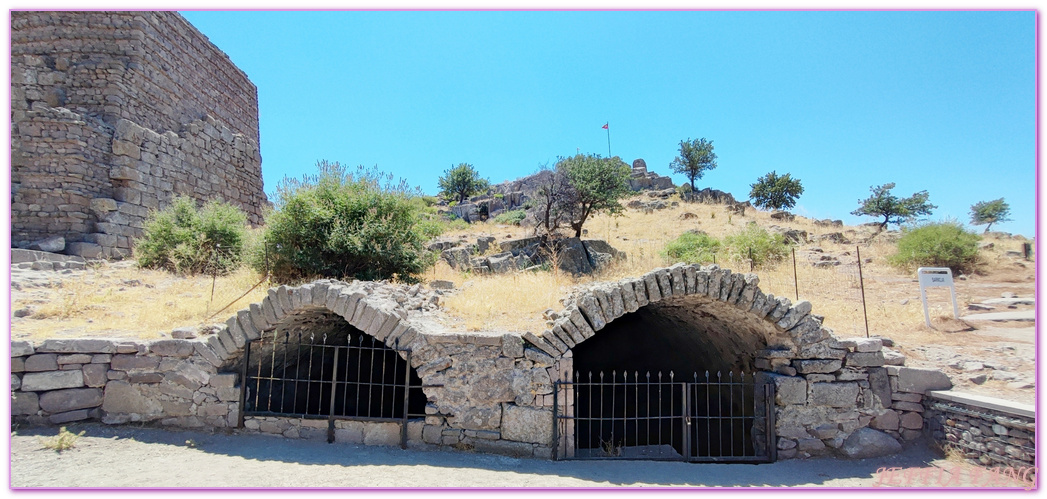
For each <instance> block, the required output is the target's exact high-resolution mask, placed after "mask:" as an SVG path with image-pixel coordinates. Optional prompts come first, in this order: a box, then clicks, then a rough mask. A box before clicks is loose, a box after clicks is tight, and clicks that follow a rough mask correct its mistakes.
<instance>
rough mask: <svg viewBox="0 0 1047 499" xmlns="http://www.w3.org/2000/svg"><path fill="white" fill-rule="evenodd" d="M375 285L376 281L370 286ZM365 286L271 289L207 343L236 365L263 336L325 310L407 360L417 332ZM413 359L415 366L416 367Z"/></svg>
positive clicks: (314, 284) (324, 283) (333, 284)
mask: <svg viewBox="0 0 1047 499" xmlns="http://www.w3.org/2000/svg"><path fill="white" fill-rule="evenodd" d="M371 284H372V285H373V283H371ZM371 291H372V290H371V289H368V287H367V283H361V282H353V283H351V284H350V283H345V282H342V281H334V280H322V281H315V282H312V283H309V284H304V285H301V286H280V287H278V288H270V289H269V291H268V296H266V297H265V298H263V299H262V301H260V302H258V303H252V304H250V305H249V306H248V308H246V309H244V310H240V311H239V312H237V313H236V315H234V316H232V317H230V318H229V320H227V321H226V327H225V328H223V329H222V330H221V331H220V332H219V333H218V334H217V335H214V336H212V337H211V338H209V339H208V343H209V345H210V346H211V347H212V349H213V350H214V351H215V353H216V354H218V356H219V357H220V358H221V359H222V361H223V363H224V365H231V364H234V363H235V362H236V361H237V360H238V359H239V358H240V357H241V355H242V354H243V350H244V346H245V345H246V344H247V342H249V341H253V340H256V339H258V338H260V337H261V335H262V334H263V333H265V332H268V331H272V330H273V329H275V328H276V327H278V326H280V325H282V324H286V322H287V320H289V319H293V318H294V317H295V316H296V315H301V314H303V313H304V312H316V311H326V312H329V313H331V314H334V315H336V316H338V317H340V318H342V319H344V320H345V322H347V323H348V324H349V325H350V326H353V327H355V328H356V329H358V330H360V331H362V332H363V333H365V334H367V335H369V336H372V337H374V338H375V339H377V340H379V341H382V342H383V343H384V344H385V345H386V346H388V347H389V348H391V349H393V350H395V351H396V352H397V354H399V355H400V357H401V358H403V359H405V360H406V359H407V358H408V356H407V352H408V350H409V348H408V346H407V345H408V344H409V343H410V342H411V341H412V340H413V339H414V338H415V337H416V336H417V331H415V330H414V328H413V327H412V326H411V325H409V324H408V323H407V322H406V321H404V320H402V319H403V317H402V316H401V314H402V310H397V309H396V308H395V307H394V306H392V305H390V304H389V301H387V300H382V299H380V298H376V297H374V296H373V293H372V292H371ZM417 363H419V361H418V360H417V359H414V358H412V366H411V367H413V368H418V367H419V366H418V365H414V364H417Z"/></svg>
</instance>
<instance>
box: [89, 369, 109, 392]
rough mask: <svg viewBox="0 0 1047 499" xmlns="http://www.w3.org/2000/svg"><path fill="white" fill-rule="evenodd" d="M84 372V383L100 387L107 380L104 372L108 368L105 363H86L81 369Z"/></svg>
mask: <svg viewBox="0 0 1047 499" xmlns="http://www.w3.org/2000/svg"><path fill="white" fill-rule="evenodd" d="M82 371H83V373H84V385H86V386H90V387H95V388H100V387H103V386H105V382H106V381H107V378H106V373H107V372H108V371H109V368H108V367H107V366H106V365H105V364H87V365H86V366H84V367H83V369H82Z"/></svg>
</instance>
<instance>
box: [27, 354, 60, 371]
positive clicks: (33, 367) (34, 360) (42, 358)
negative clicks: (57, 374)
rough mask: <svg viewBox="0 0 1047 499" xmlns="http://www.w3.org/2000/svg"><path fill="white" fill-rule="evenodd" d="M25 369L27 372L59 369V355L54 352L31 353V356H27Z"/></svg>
mask: <svg viewBox="0 0 1047 499" xmlns="http://www.w3.org/2000/svg"><path fill="white" fill-rule="evenodd" d="M23 369H25V371H26V372H40V371H55V370H58V355H57V354H53V353H38V354H34V355H30V356H29V357H26V359H25V365H24V367H23Z"/></svg>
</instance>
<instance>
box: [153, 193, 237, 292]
mask: <svg viewBox="0 0 1047 499" xmlns="http://www.w3.org/2000/svg"><path fill="white" fill-rule="evenodd" d="M144 231H145V234H144V235H143V236H142V238H141V239H138V240H136V241H135V245H134V246H135V250H134V254H135V259H136V260H137V261H138V265H139V266H140V267H143V268H160V269H166V270H170V271H174V272H179V273H182V274H198V273H212V272H218V273H221V274H224V273H226V272H229V271H230V270H233V269H235V268H236V267H238V266H240V263H241V262H242V261H243V252H244V244H245V241H246V239H247V215H245V214H244V212H243V211H241V210H240V209H239V208H237V207H235V206H232V205H230V204H228V203H224V202H217V201H211V202H209V203H207V204H205V205H204V206H203V207H202V208H197V206H196V202H195V201H193V200H192V199H191V198H188V197H177V198H175V199H174V201H173V202H172V203H171V205H170V206H169V207H167V208H166V209H164V210H160V211H154V212H152V213H151V214H150V215H149V218H148V219H147V220H146V222H145V227H144Z"/></svg>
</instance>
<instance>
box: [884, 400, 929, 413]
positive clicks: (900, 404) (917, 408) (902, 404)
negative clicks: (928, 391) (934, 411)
mask: <svg viewBox="0 0 1047 499" xmlns="http://www.w3.org/2000/svg"><path fill="white" fill-rule="evenodd" d="M891 408H892V409H895V410H899V411H912V412H923V404H917V403H915V402H906V401H904V400H895V401H893V402H891Z"/></svg>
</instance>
